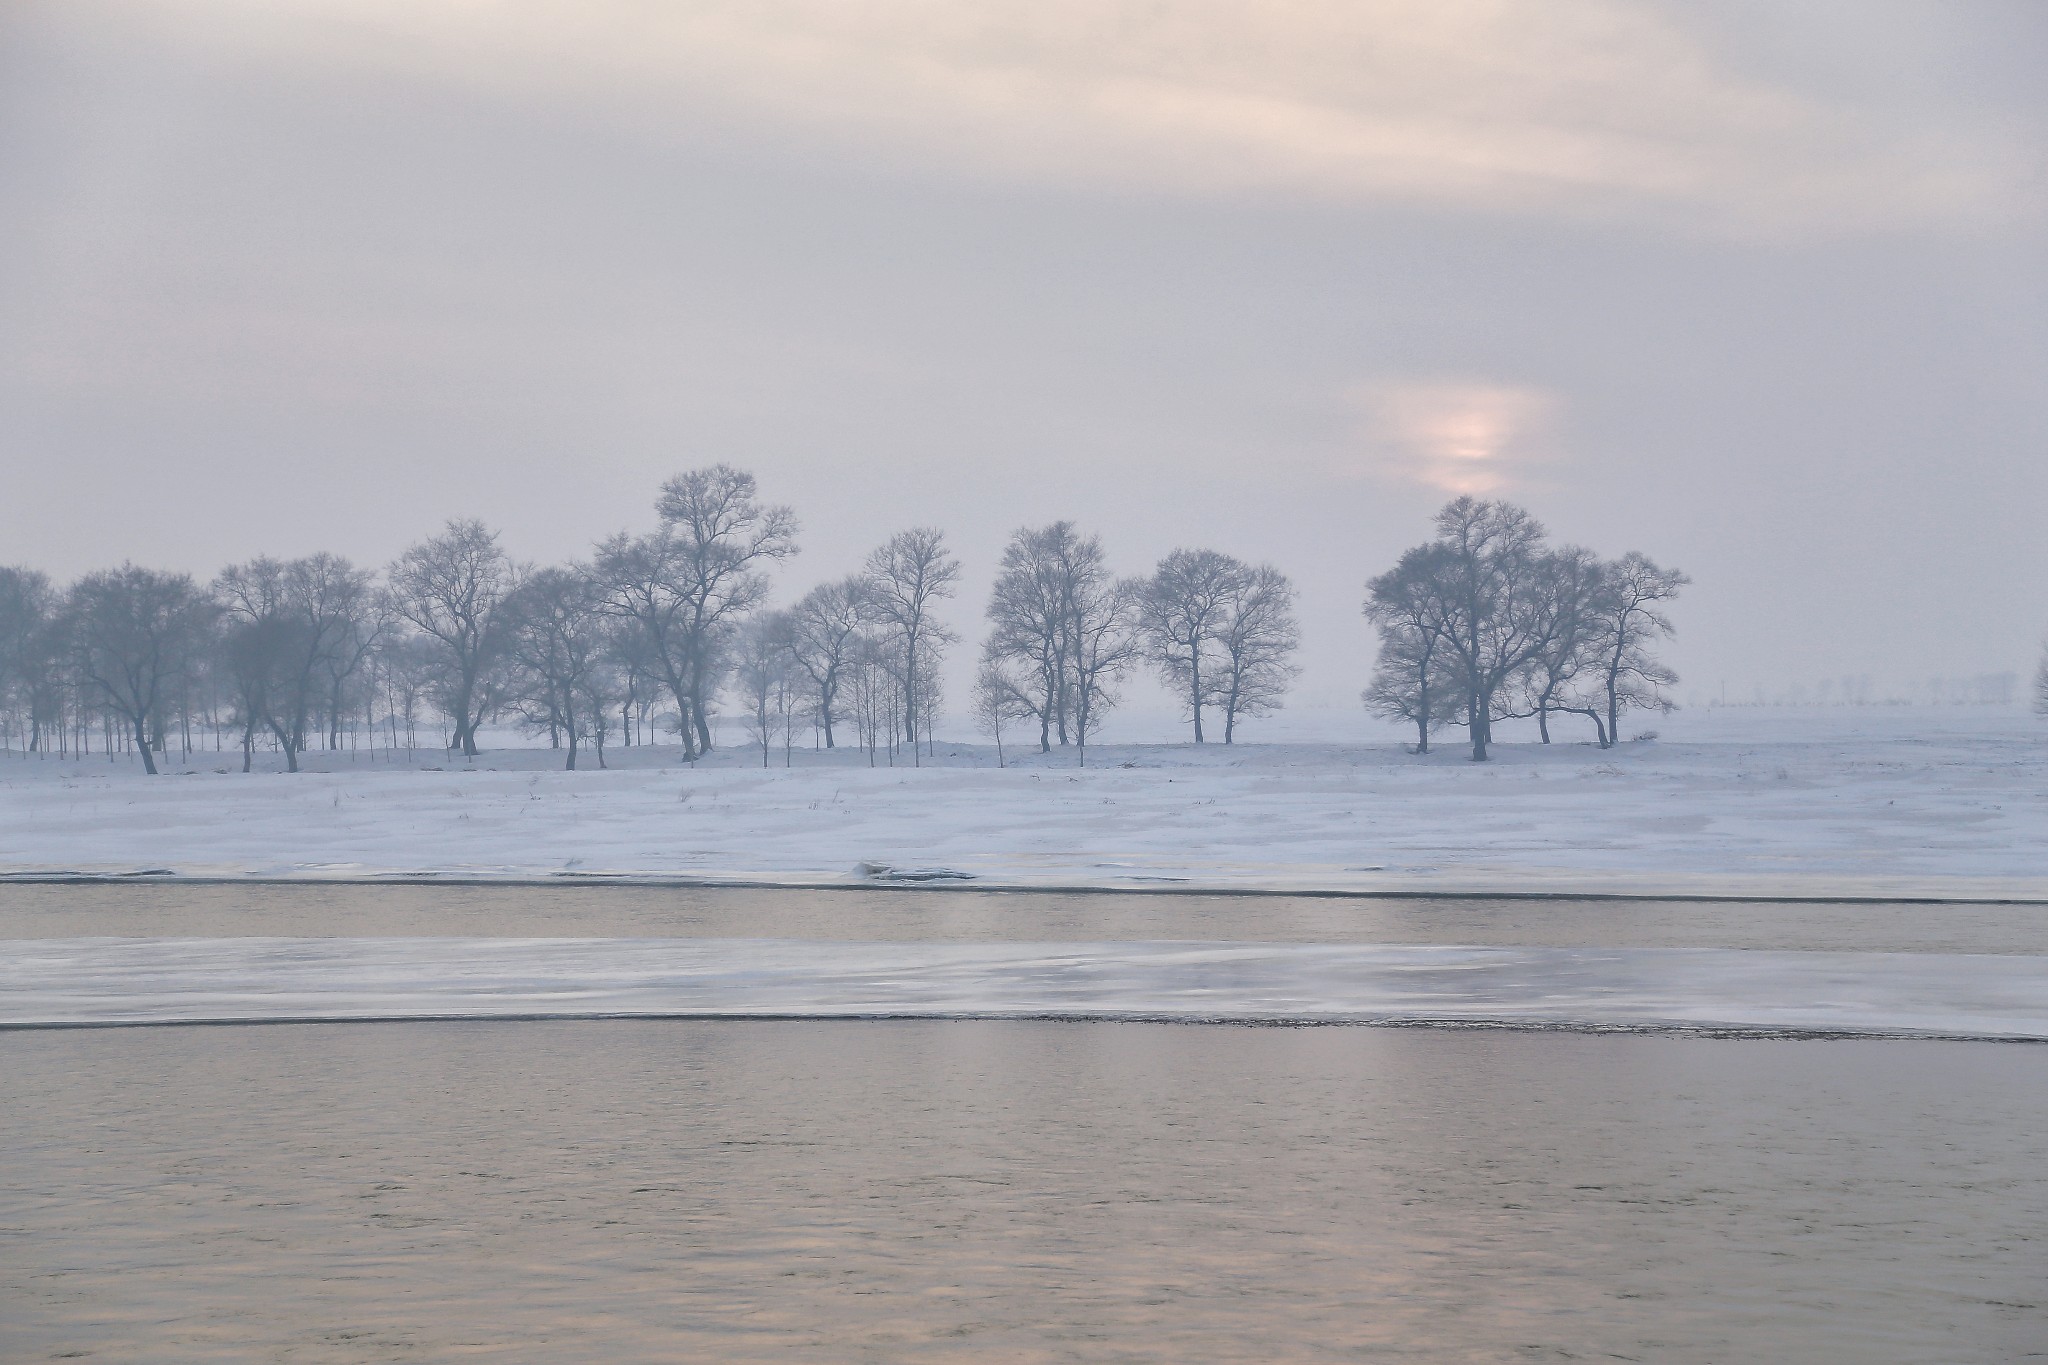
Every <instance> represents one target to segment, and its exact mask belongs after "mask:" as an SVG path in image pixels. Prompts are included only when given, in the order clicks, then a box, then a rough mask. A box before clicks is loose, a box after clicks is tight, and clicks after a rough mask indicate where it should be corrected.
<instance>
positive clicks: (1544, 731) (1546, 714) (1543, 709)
mask: <svg viewBox="0 0 2048 1365" xmlns="http://www.w3.org/2000/svg"><path fill="white" fill-rule="evenodd" d="M1536 733H1537V734H1539V735H1541V736H1543V742H1544V743H1545V744H1548V743H1550V707H1549V705H1548V704H1547V703H1542V702H1539V703H1538V704H1537V706H1536Z"/></svg>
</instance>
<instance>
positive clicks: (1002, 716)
mask: <svg viewBox="0 0 2048 1365" xmlns="http://www.w3.org/2000/svg"><path fill="white" fill-rule="evenodd" d="M988 620H989V635H988V639H987V641H986V643H985V644H984V645H983V648H982V660H981V667H980V670H979V672H978V674H977V675H976V680H975V697H974V709H975V714H976V716H977V717H978V718H979V719H980V721H981V724H982V726H983V728H984V729H985V730H987V731H988V732H989V733H991V734H993V735H994V736H995V737H996V742H997V748H998V751H999V752H1000V749H1001V745H1002V728H1003V726H1004V725H1005V724H1006V723H1009V722H1022V723H1026V724H1029V725H1032V726H1035V727H1036V729H1037V732H1038V733H1037V738H1038V747H1039V750H1040V751H1041V752H1050V751H1051V749H1052V746H1053V745H1054V743H1055V742H1057V743H1059V744H1062V745H1064V744H1068V743H1072V744H1073V745H1075V747H1076V749H1077V753H1078V756H1079V758H1080V760H1081V761H1082V762H1084V763H1085V762H1086V761H1087V746H1088V739H1089V737H1090V736H1091V735H1093V734H1094V733H1095V732H1096V730H1097V729H1098V728H1099V727H1100V726H1101V724H1102V721H1103V718H1104V717H1105V716H1106V715H1108V713H1109V711H1110V709H1111V708H1112V707H1114V706H1115V705H1116V703H1117V700H1118V687H1119V685H1120V684H1121V682H1122V681H1123V679H1124V678H1125V677H1126V676H1127V675H1128V674H1129V673H1130V672H1131V671H1132V670H1134V669H1136V668H1138V667H1140V666H1145V665H1149V666H1151V667H1152V668H1153V669H1155V670H1156V671H1157V672H1158V674H1159V676H1160V678H1161V680H1162V681H1163V682H1164V683H1165V684H1166V686H1167V688H1168V689H1169V690H1170V691H1171V692H1172V693H1173V694H1174V695H1176V696H1177V697H1178V698H1179V699H1180V701H1181V703H1182V706H1183V709H1184V711H1185V712H1186V714H1187V716H1188V719H1189V720H1190V722H1191V723H1192V725H1193V727H1194V740H1195V742H1196V743H1197V744H1200V743H1203V742H1205V741H1206V740H1207V738H1208V735H1207V732H1206V730H1205V729H1204V725H1203V720H1204V714H1205V713H1218V714H1220V715H1221V716H1222V718H1223V742H1224V743H1226V744H1229V743H1232V742H1233V741H1234V740H1235V739H1236V732H1237V723H1238V721H1239V720H1240V719H1242V718H1244V717H1247V716H1258V715H1265V714H1268V713H1269V712H1271V711H1273V710H1275V709H1277V708H1278V707H1279V705H1280V703H1281V699H1282V698H1283V696H1284V695H1285V693H1286V690H1287V686H1288V684H1289V683H1290V682H1291V681H1292V680H1293V678H1294V675H1295V667H1294V662H1293V658H1294V651H1295V648H1296V646H1297V645H1298V644H1299V642H1300V630H1299V627H1298V626H1297V625H1296V622H1295V618H1294V589H1293V586H1292V585H1291V584H1290V583H1289V582H1288V581H1287V578H1286V576H1285V575H1284V574H1282V573H1281V572H1280V571H1279V570H1277V569H1275V568H1273V567H1272V566H1271V565H1257V566H1253V565H1249V564H1246V563H1244V562H1243V561H1242V560H1238V559H1234V558H1232V557H1231V556H1229V555H1225V554H1221V553H1218V552H1217V551H1214V550H1185V549H1183V550H1175V551H1174V552H1173V553H1171V554H1169V555H1168V556H1167V557H1166V558H1165V559H1163V560H1161V561H1160V563H1159V565H1158V567H1157V569H1156V570H1155V571H1154V572H1153V573H1152V574H1151V576H1149V577H1144V578H1118V577H1116V576H1115V575H1114V574H1113V573H1111V571H1110V569H1109V565H1108V561H1107V558H1106V556H1105V555H1104V553H1103V549H1102V542H1101V540H1100V539H1099V538H1097V537H1095V536H1089V535H1083V534H1081V533H1080V532H1079V531H1078V530H1076V529H1075V527H1074V525H1073V523H1071V522H1065V521H1059V522H1054V523H1053V524H1052V525H1050V526H1045V527H1040V528H1037V529H1026V530H1021V531H1018V532H1017V533H1016V534H1015V535H1014V536H1012V537H1011V538H1010V543H1009V544H1008V545H1007V546H1006V547H1005V548H1004V550H1003V558H1002V564H1001V567H1000V569H999V571H998V573H997V576H996V582H995V589H994V592H993V593H992V594H991V596H990V599H989V607H988Z"/></svg>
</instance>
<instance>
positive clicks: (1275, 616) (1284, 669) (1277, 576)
mask: <svg viewBox="0 0 2048 1365" xmlns="http://www.w3.org/2000/svg"><path fill="white" fill-rule="evenodd" d="M1217 642H1218V644H1219V645H1220V646H1221V647H1222V664H1223V667H1222V672H1221V674H1220V675H1219V683H1218V687H1217V694H1218V704H1219V705H1220V706H1221V707H1222V708H1223V742H1224V743H1225V744H1233V743H1235V742H1236V740H1237V723H1238V721H1239V720H1241V719H1243V718H1244V717H1246V716H1265V715H1271V714H1272V713H1273V712H1275V711H1277V710H1279V709H1280V704H1281V699H1282V698H1284V697H1285V696H1286V695H1287V689H1288V687H1289V686H1290V685H1291V684H1292V683H1293V682H1294V678H1295V675H1296V673H1297V672H1299V670H1298V669H1296V668H1295V666H1294V651H1295V650H1296V649H1298V648H1300V646H1301V628H1300V627H1299V626H1298V625H1297V624H1296V623H1295V619H1294V585H1293V584H1292V583H1290V582H1289V581H1288V579H1287V575H1286V574H1283V573H1281V572H1280V571H1279V570H1278V569H1276V568H1274V567H1273V566H1272V565H1270V564H1260V565H1258V566H1257V567H1247V568H1245V570H1244V571H1243V572H1242V573H1240V574H1239V575H1237V577H1236V579H1235V581H1234V582H1233V583H1232V584H1231V587H1230V593H1229V595H1228V596H1227V597H1226V598H1225V599H1224V614H1223V620H1222V624H1221V629H1220V630H1219V631H1218V634H1217Z"/></svg>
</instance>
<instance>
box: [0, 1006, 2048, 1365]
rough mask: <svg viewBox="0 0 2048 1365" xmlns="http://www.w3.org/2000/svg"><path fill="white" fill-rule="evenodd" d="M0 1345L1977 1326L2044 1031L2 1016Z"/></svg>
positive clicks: (1269, 1356)
mask: <svg viewBox="0 0 2048 1365" xmlns="http://www.w3.org/2000/svg"><path fill="white" fill-rule="evenodd" d="M0 1075H4V1077H5V1078H6V1082H5V1083H6V1088H7V1091H8V1095H7V1103H6V1104H5V1105H4V1106H0V1150H5V1151H6V1153H7V1154H8V1159H7V1161H6V1162H5V1163H4V1165H0V1201H4V1209H0V1222H4V1225H5V1227H6V1231H7V1234H8V1235H7V1238H6V1241H5V1243H4V1246H5V1250H4V1252H0V1301H4V1303H5V1304H6V1305H7V1311H6V1313H5V1314H4V1318H5V1325H4V1327H0V1332H4V1334H5V1337H4V1342H5V1347H6V1350H5V1354H6V1356H7V1357H8V1358H9V1359H41V1358H47V1357H50V1356H54V1355H57V1354H59V1353H64V1352H91V1353H93V1354H94V1356H95V1357H96V1358H104V1359H119V1360H138V1359H149V1360H168V1361H176V1360H207V1361H215V1360H274V1359H285V1358H289V1359H293V1360H312V1361H370V1360H393V1359H423V1360H425V1359H433V1360H440V1359H448V1358H455V1357H461V1356H464V1355H470V1354H474V1355H479V1356H484V1357H487V1358H491V1359H508V1360H521V1361H526V1360H531V1361H568V1360H603V1361H636V1360H646V1361H654V1360H675V1359H722V1360H742V1361H745V1360H787V1359H791V1358H799V1359H816V1360H821V1361H838V1360H875V1361H885V1360H976V1361H986V1360H997V1361H1002V1360H1047V1359H1086V1360H1215V1361H1235V1360H1242V1361H1264V1360H1274V1359H1298V1360H1349V1359H1358V1358H1361V1357H1364V1358H1371V1359H1420V1360H1447V1359H1448V1360H1470V1361H1525V1360H1548V1359H1568V1358H1583V1357H1587V1356H1591V1357H1594V1358H1613V1357H1620V1358H1632V1359H1645V1360H1656V1361H1662V1362H1695V1361H1697V1362H1709V1361H1712V1362H1722V1361H1736V1360H1756V1361H1766V1360H1770V1361H1776V1360H1798V1361H1802V1362H1808V1361H1843V1362H1858V1365H1870V1363H1872V1362H1893V1361H1896V1362H1908V1361H1912V1362H1924V1361H1932V1360H1941V1361H1949V1362H1977V1361H1984V1362H1990V1361H2010V1360H2013V1359H2016V1358H2019V1357H2021V1356H2022V1355H2023V1354H2024V1353H2025V1352H2026V1351H2028V1350H2038V1349H2039V1348H2040V1347H2041V1345H2042V1343H2044V1342H2048V1305H2044V1300H2043V1297H2042V1288H2041V1286H2042V1283H2043V1270H2044V1262H2043V1259H2042V1250H2041V1241H2040V1237H2041V1233H2042V1230H2043V1227H2044V1222H2048V1048H2040V1047H2031V1046H2016V1045H1996V1044H1958V1043H1911V1042H1830V1043H1788V1042H1743V1041H1702V1040H1679V1039H1668V1038H1644V1037H1608V1036H1587V1035H1557V1034H1458V1033H1442V1032H1388V1031H1379V1030H1327V1029H1316V1030H1292V1029H1213V1028H1206V1029H1205V1028H1187V1027H1173V1026H1160V1025H1133V1024H1122V1025H1119V1024H1032V1023H860V1024H847V1023H762V1022H754V1023H731V1022H726V1023H717V1022H704V1023H697V1022H689V1023H685V1022H661V1023H617V1022H613V1023H523V1024H385V1025H375V1026H351V1025H304V1026H297V1025H294V1026H279V1027H271V1028H257V1029H250V1028H204V1029H142V1030H112V1031H101V1030H88V1031H66V1032H21V1033H12V1034H5V1035H0Z"/></svg>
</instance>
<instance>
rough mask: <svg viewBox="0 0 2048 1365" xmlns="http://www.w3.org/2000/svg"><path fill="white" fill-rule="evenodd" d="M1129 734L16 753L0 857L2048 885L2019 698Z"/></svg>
mask: <svg viewBox="0 0 2048 1365" xmlns="http://www.w3.org/2000/svg"><path fill="white" fill-rule="evenodd" d="M1121 723H1122V726H1123V732H1122V735H1121V736H1118V735H1116V734H1114V733H1113V734H1112V736H1111V737H1112V738H1121V739H1123V740H1125V741H1126V742H1120V743H1105V744H1102V745H1099V746H1093V747H1091V748H1090V750H1089V756H1088V757H1089V766H1088V767H1087V768H1086V769H1079V768H1077V767H1076V766H1075V756H1074V754H1073V753H1072V751H1071V750H1069V751H1065V752H1055V753H1054V754H1052V755H1049V756H1040V755H1038V754H1036V753H1031V752H1021V753H1020V752H1019V749H1018V747H1017V746H1015V745H1014V744H1013V745H1012V746H1011V747H1010V749H1009V752H1008V757H1009V759H1010V765H1009V766H1008V767H1006V768H998V767H997V766H996V762H995V753H994V750H993V748H991V747H989V746H986V745H981V744H966V743H948V742H946V741H945V740H943V739H942V740H941V741H940V742H939V745H938V752H937V755H936V757H935V758H932V759H927V760H925V765H924V766H923V767H921V768H912V767H909V766H907V765H908V756H907V754H899V756H898V759H897V765H896V766H895V767H888V766H879V767H873V768H871V767H869V766H868V757H867V755H866V754H865V753H863V752H856V751H851V750H840V751H837V752H835V753H831V754H825V753H816V752H812V751H810V750H809V749H804V748H799V749H797V750H796V751H795V753H794V755H793V756H792V762H793V766H791V767H789V768H784V767H783V766H782V764H783V755H782V753H781V751H780V750H779V749H778V750H777V751H776V752H775V754H774V755H773V759H772V761H773V765H774V766H772V767H770V768H769V769H767V770H766V771H764V770H763V769H762V768H761V766H760V762H761V755H760V751H759V750H758V749H753V750H747V749H744V748H741V747H739V744H740V743H741V738H740V736H739V735H738V734H736V733H735V734H733V735H730V736H728V740H729V741H730V742H731V745H732V747H728V748H725V749H723V750H721V751H719V752H718V753H717V754H716V755H715V756H714V757H713V758H711V759H709V760H707V761H704V762H700V763H698V764H696V765H695V766H690V765H687V764H684V763H682V762H681V761H680V750H678V749H676V748H674V747H670V746H665V745H663V746H652V747H641V748H634V749H625V750H622V749H618V748H613V749H612V750H610V751H609V753H608V759H609V761H610V762H611V764H612V767H611V769H610V770H608V771H596V770H594V768H586V769H585V770H583V771H578V772H573V773H570V772H563V771H560V770H559V766H560V755H559V754H556V753H553V752H551V751H549V750H548V749H546V748H544V747H533V746H532V745H531V743H530V741H524V740H520V739H517V738H516V737H512V736H503V737H500V739H501V741H502V742H503V743H504V744H506V745H507V746H508V747H503V748H494V749H493V750H492V751H490V752H488V753H486V754H484V755H483V756H481V757H480V758H478V759H477V760H475V761H474V762H473V763H463V762H461V761H459V760H450V759H449V758H448V757H447V756H446V755H444V754H442V753H440V752H438V751H433V750H421V751H416V752H415V753H414V754H413V755H412V756H411V758H410V759H409V760H408V758H407V756H406V755H405V754H404V752H403V751H399V752H397V753H391V752H387V751H383V750H378V751H375V752H370V751H357V752H354V753H348V752H341V753H334V754H323V753H313V754H309V755H307V767H308V768H309V769H310V770H309V771H307V772H302V773H299V774H285V773H282V772H277V771H260V772H257V773H254V774H248V775H245V774H243V773H241V772H240V771H239V770H238V769H239V763H238V761H237V756H236V755H234V754H226V753H222V754H216V753H213V752H211V751H207V752H195V753H193V754H192V755H191V757H190V758H189V759H188V760H182V761H181V756H180V755H178V754H177V753H176V752H174V753H173V754H172V756H171V762H170V764H169V767H168V773H167V775H166V776H163V777H160V778H155V779H152V778H148V777H145V776H143V775H142V774H141V772H140V770H139V768H138V767H136V766H134V765H132V764H131V763H130V762H129V761H128V760H126V759H122V760H119V761H116V762H110V761H109V760H108V759H107V758H105V757H104V756H100V755H95V756H93V757H91V758H89V759H86V760H83V761H76V762H59V761H55V760H48V759H36V758H26V757H24V756H22V755H20V754H19V753H12V754H8V755H5V756H4V757H0V874H4V875H15V876H20V875H32V874H44V873H52V872H82V873H92V874H116V873H132V872H137V871H155V870H164V871H169V872H173V873H176V874H179V875H184V876H199V875H218V876H230V877H241V876H248V875H260V876H269V877H288V878H355V877H387V876H419V875H423V874H427V875H440V876H447V877H470V878H535V877H540V878H551V879H552V878H585V877H601V876H640V877H650V878H668V879H679V880H691V881H709V882H726V881H732V882H755V883H767V884H778V883H787V884H800V885H829V884H849V883H860V882H875V881H890V880H894V879H899V878H904V877H913V878H914V877H923V876H928V875H932V874H957V875H958V877H959V878H962V879H972V882H971V883H970V884H977V885H983V886H997V887H1006V886H1015V887H1052V886H1073V887H1101V888H1126V889H1134V890H1135V889H1167V888H1171V889H1176V890H1189V889H1199V888H1215V889H1224V890H1253V889H1265V890H1282V891H1352V892H1359V891H1378V892H1439V893H1459V892H1535V893H1558V894H1571V893H1588V894H1622V895H1626V894H1659V893H1662V894H1696V895H1726V896H1815V897H1838V896H1903V897H1919V896H1928V897H1954V898H1965V899H1969V898H2022V899H2031V898H2048V724H2044V723H2043V722H2041V721H2038V720H2036V719H2035V718H2034V717H2032V716H2030V715H2027V714H2025V713H2023V712H2021V711H2019V710H2017V709H2011V710H2008V709H2000V708H1988V707H1955V708H1932V707H1888V708H1887V707H1870V708H1833V709H1814V710H1803V711H1793V710H1776V709H1747V708H1739V709H1738V708H1731V709H1703V710H1692V711H1686V712H1681V713H1679V714H1677V715H1674V716H1670V717H1662V718H1656V719H1655V720H1653V721H1649V722H1645V725H1648V724H1654V725H1655V726H1656V727H1657V729H1658V730H1660V731H1661V732H1662V737H1661V738H1659V739H1656V740H1646V741H1638V742H1633V743H1628V744H1624V745H1622V746H1621V747H1620V748H1618V749H1615V750H1612V751H1608V752H1602V751H1600V750H1598V749H1597V748H1594V747H1592V746H1590V745H1585V744H1581V743H1558V744H1554V745H1551V746H1548V747H1545V746H1540V745H1537V744H1534V743H1530V742H1526V740H1527V739H1532V738H1533V736H1525V735H1524V734H1523V733H1522V732H1520V731H1516V730H1510V731H1508V732H1507V734H1508V736H1509V742H1506V743H1503V744H1501V745H1499V747H1498V748H1497V750H1496V758H1495V761H1493V762H1491V763H1489V764H1485V765H1475V764H1472V763H1470V762H1468V761H1466V759H1465V757H1464V755H1463V752H1462V751H1461V750H1460V748H1459V746H1458V745H1457V743H1456V736H1455V734H1452V735H1447V736H1446V737H1445V739H1444V741H1443V743H1442V746H1441V751H1440V752H1437V753H1433V754H1431V755H1429V756H1427V757H1418V756H1416V755H1413V754H1410V753H1408V752H1406V750H1405V749H1404V748H1403V746H1402V745H1401V743H1400V742H1399V737H1398V736H1397V735H1396V734H1395V733H1394V732H1392V731H1388V730H1382V729H1377V728H1375V727H1374V726H1373V725H1372V723H1371V722H1369V721H1367V720H1366V719H1364V718H1363V717H1361V716H1358V715H1356V714H1355V713H1344V712H1334V711H1332V712H1313V711H1303V712H1298V713H1295V714H1293V715H1290V716H1283V717H1278V718H1275V720H1274V721H1272V722H1267V723H1264V724H1262V725H1260V726H1258V727H1256V729H1255V731H1254V736H1255V738H1256V740H1257V742H1253V743H1242V744H1239V745H1237V746H1234V747H1230V748H1225V747H1223V746H1221V745H1214V744H1212V745H1208V746H1204V747H1202V748H1196V747H1195V746H1193V745H1189V744H1185V743H1167V742H1144V743H1141V742H1136V741H1137V740H1152V739H1157V740H1164V739H1166V738H1167V737H1168V736H1170V735H1171V734H1172V733H1173V731H1172V727H1171V722H1170V718H1157V719H1154V720H1147V719H1146V718H1143V717H1138V718H1122V720H1121ZM1148 727H1149V728H1148ZM1567 728H1571V727H1567ZM1625 733H1626V730H1625ZM1317 737H1321V738H1317ZM1331 737H1336V738H1331ZM1573 737H1574V738H1576V732H1575V730H1574V732H1573ZM262 761H263V763H264V766H265V767H267V768H268V767H274V759H271V758H269V756H264V758H263V760H262Z"/></svg>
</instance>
